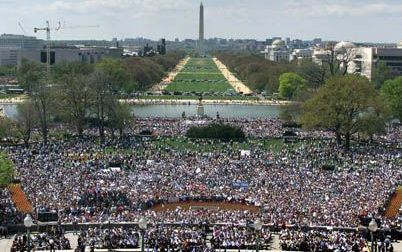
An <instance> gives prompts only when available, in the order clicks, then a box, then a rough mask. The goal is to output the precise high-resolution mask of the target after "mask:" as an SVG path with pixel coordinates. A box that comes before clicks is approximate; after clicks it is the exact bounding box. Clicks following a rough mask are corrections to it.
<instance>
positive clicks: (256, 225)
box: [254, 218, 262, 252]
mask: <svg viewBox="0 0 402 252" xmlns="http://www.w3.org/2000/svg"><path fill="white" fill-rule="evenodd" d="M254 229H255V230H256V231H257V240H256V248H255V251H256V252H258V251H259V250H260V231H261V229H262V222H261V219H260V218H258V219H256V220H255V221H254Z"/></svg>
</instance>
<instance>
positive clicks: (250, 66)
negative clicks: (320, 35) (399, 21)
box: [215, 43, 398, 99]
mask: <svg viewBox="0 0 402 252" xmlns="http://www.w3.org/2000/svg"><path fill="white" fill-rule="evenodd" d="M325 50H326V51H327V54H325V55H323V56H322V58H321V62H322V64H316V63H315V62H312V61H311V59H303V60H294V61H292V62H272V61H269V60H266V59H265V58H264V57H263V55H262V54H260V55H256V54H247V53H241V52H231V51H222V52H217V53H215V56H216V57H217V58H219V60H221V61H222V62H223V63H224V64H225V65H226V66H227V67H228V68H229V69H230V70H231V71H232V72H234V73H236V74H237V75H238V76H239V77H240V79H241V80H243V81H244V82H245V84H246V85H248V86H249V87H250V88H251V89H252V90H254V91H267V92H268V93H271V94H272V93H276V92H278V90H279V93H280V95H283V96H284V97H285V98H295V99H299V98H300V97H299V96H298V95H300V93H298V92H290V93H288V92H287V91H284V89H283V88H281V87H280V86H281V78H280V77H281V75H282V74H286V73H294V74H297V75H298V76H296V75H293V76H290V75H288V76H287V77H285V78H291V79H293V80H295V79H299V80H298V81H297V83H296V84H297V85H299V84H302V86H303V87H305V88H306V89H307V90H309V91H311V90H312V91H316V90H317V89H318V88H319V87H321V86H322V85H324V83H325V82H326V80H328V79H329V78H332V77H334V76H339V75H346V74H347V73H348V69H349V66H350V63H351V62H352V61H353V60H354V58H355V57H356V51H355V49H354V48H344V47H337V46H336V44H331V43H329V44H328V45H327V46H326V48H325ZM397 76H398V73H396V72H395V71H392V69H391V68H389V67H387V66H386V65H385V64H384V63H379V64H377V65H376V67H375V68H374V70H373V76H372V82H373V83H374V84H375V86H376V88H378V89H379V88H380V87H381V86H382V85H383V84H384V83H385V81H386V80H390V79H393V78H396V77H397ZM300 80H302V81H300ZM283 91H284V92H283ZM299 91H300V89H299ZM293 96H295V97H293Z"/></svg>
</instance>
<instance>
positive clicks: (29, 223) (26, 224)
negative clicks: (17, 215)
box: [24, 214, 34, 252]
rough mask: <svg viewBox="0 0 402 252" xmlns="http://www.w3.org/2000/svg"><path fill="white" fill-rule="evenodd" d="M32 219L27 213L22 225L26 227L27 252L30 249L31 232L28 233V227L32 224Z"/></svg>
mask: <svg viewBox="0 0 402 252" xmlns="http://www.w3.org/2000/svg"><path fill="white" fill-rule="evenodd" d="M33 224H34V223H33V220H32V217H31V215H30V214H27V216H25V218H24V226H25V227H26V228H27V235H28V237H27V238H28V241H27V242H28V248H27V250H28V252H30V251H31V234H30V228H31V227H32V226H33Z"/></svg>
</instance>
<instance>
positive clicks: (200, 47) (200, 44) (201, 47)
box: [198, 2, 205, 57]
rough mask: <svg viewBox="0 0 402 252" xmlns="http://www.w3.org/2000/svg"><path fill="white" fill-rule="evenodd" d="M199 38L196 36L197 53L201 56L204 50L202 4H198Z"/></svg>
mask: <svg viewBox="0 0 402 252" xmlns="http://www.w3.org/2000/svg"><path fill="white" fill-rule="evenodd" d="M199 32H200V33H199V38H198V54H199V55H200V56H201V57H203V56H205V55H204V54H205V52H204V6H203V5H202V2H201V5H200V29H199Z"/></svg>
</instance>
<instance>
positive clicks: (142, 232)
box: [138, 217, 148, 252]
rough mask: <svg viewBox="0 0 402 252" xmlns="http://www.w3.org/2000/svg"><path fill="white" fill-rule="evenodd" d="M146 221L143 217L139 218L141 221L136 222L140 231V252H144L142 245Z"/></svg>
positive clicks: (143, 245)
mask: <svg viewBox="0 0 402 252" xmlns="http://www.w3.org/2000/svg"><path fill="white" fill-rule="evenodd" d="M147 225H148V222H147V219H145V218H144V217H141V219H140V220H139V221H138V226H139V227H140V229H141V252H144V251H145V244H144V235H145V230H146V229H147Z"/></svg>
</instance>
